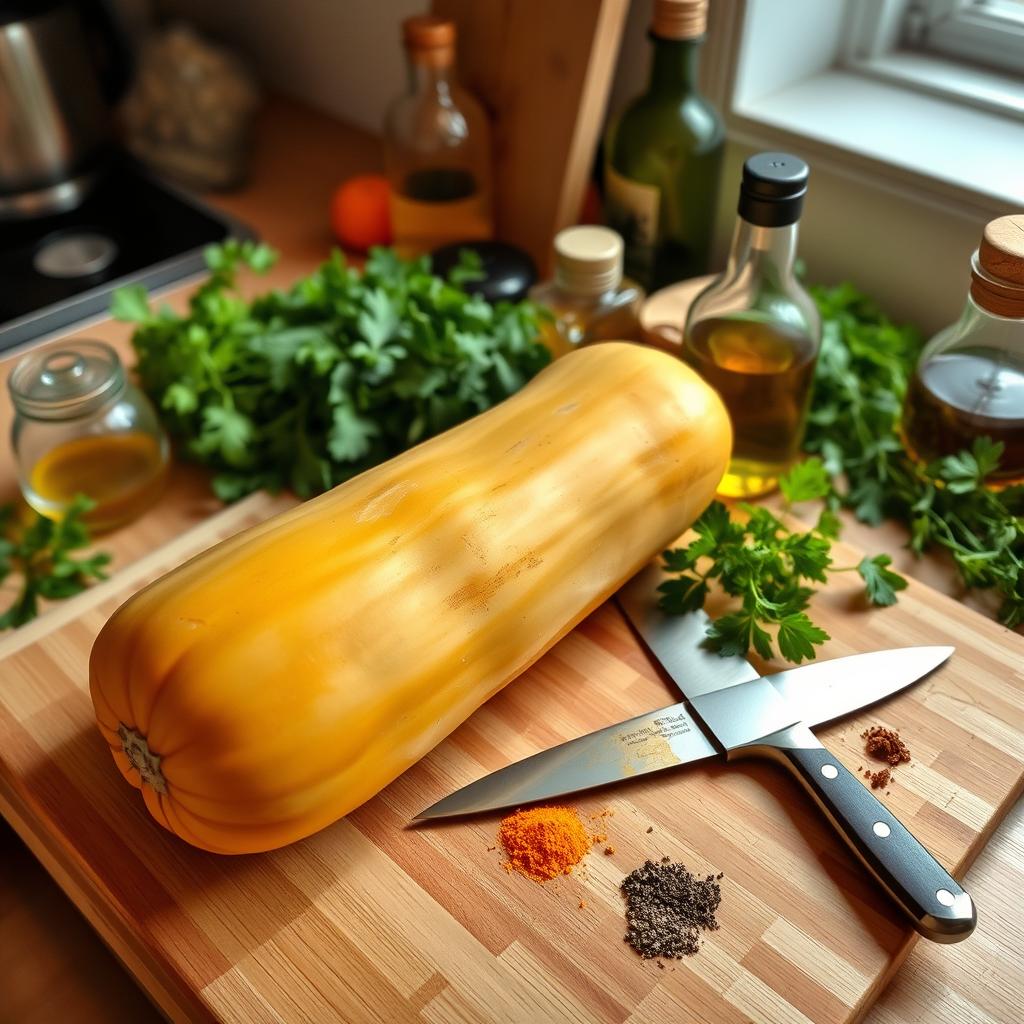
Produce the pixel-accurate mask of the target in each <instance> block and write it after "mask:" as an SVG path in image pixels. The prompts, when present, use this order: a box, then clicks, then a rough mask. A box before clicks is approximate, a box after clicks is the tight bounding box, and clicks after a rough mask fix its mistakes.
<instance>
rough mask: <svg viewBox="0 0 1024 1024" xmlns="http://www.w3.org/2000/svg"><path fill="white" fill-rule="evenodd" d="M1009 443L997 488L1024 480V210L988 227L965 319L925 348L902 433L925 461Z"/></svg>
mask: <svg viewBox="0 0 1024 1024" xmlns="http://www.w3.org/2000/svg"><path fill="white" fill-rule="evenodd" d="M977 437H988V438H990V439H991V440H993V441H998V442H1001V443H1002V444H1003V446H1004V448H1003V455H1002V459H1001V460H1000V466H999V469H998V470H997V471H996V472H995V473H994V474H993V475H992V477H990V478H989V482H990V483H992V484H994V485H995V486H1004V487H1005V486H1007V485H1008V484H1013V483H1021V482H1024V214H1015V215H1011V216H1007V217H999V218H997V219H996V220H994V221H992V222H990V223H989V224H988V226H987V227H986V228H985V232H984V234H983V236H982V240H981V245H980V246H979V248H978V251H977V252H976V253H975V254H974V256H973V258H972V261H971V288H970V292H969V293H968V295H967V302H966V305H965V306H964V311H963V313H962V314H961V316H960V319H959V320H957V322H956V323H954V324H951V325H950V326H949V327H946V328H945V329H944V330H941V331H940V332H939V333H938V334H937V335H935V337H934V338H932V340H931V341H930V342H929V343H928V344H927V345H926V346H925V348H924V351H923V352H922V353H921V358H920V359H919V361H918V365H917V369H916V370H915V373H914V376H913V378H912V379H911V381H910V386H909V388H908V389H907V398H906V402H905V404H904V408H903V439H904V442H905V444H906V447H907V450H908V451H909V452H910V454H911V456H912V457H914V458H916V459H917V460H918V461H920V462H922V463H927V462H930V461H931V460H933V459H936V458H939V457H940V456H943V455H952V454H954V453H955V452H958V451H960V450H961V449H963V448H970V446H971V444H972V443H973V442H974V440H975V438H977Z"/></svg>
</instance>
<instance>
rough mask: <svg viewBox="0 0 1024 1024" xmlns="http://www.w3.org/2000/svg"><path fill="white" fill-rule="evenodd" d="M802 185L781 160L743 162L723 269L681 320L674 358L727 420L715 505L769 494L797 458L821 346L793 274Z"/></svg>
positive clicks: (791, 160)
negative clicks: (708, 389) (728, 454)
mask: <svg viewBox="0 0 1024 1024" xmlns="http://www.w3.org/2000/svg"><path fill="white" fill-rule="evenodd" d="M807 178H808V167H807V164H805V163H804V161H803V160H801V159H800V158H799V157H795V156H791V155H790V154H788V153H758V154H757V155H756V156H752V157H750V159H748V160H747V162H746V163H745V164H744V165H743V183H742V184H741V186H740V201H739V211H738V212H739V219H738V221H737V224H736V232H735V234H734V236H733V241H732V249H731V251H730V253H729V260H728V262H727V264H726V268H725V270H724V272H723V273H722V274H720V275H719V276H718V277H717V278H715V280H714V281H712V282H711V284H710V285H708V287H707V288H705V289H704V291H702V292H701V293H700V294H699V295H698V296H697V298H696V299H694V301H693V304H692V305H691V306H690V311H689V315H688V316H687V319H686V328H685V336H684V341H683V357H684V358H685V359H686V361H687V362H688V363H690V364H691V365H692V366H693V367H694V369H696V370H697V371H698V372H699V373H700V374H701V376H703V377H704V379H705V380H707V381H708V383H709V384H711V385H712V386H713V387H714V388H715V389H716V390H717V391H718V393H719V394H720V395H721V396H722V399H723V401H724V402H725V404H726V407H727V408H728V410H729V415H730V417H731V419H732V425H733V452H732V459H731V461H730V463H729V468H728V470H727V472H726V475H725V476H724V477H723V479H722V482H721V484H720V485H719V493H720V494H722V495H723V496H725V497H744V498H749V497H754V496H756V495H759V494H767V493H768V492H769V491H772V490H774V489H775V487H776V486H777V485H778V480H779V477H780V476H782V475H783V474H784V473H785V472H786V470H787V469H788V468H789V467H790V466H791V465H792V464H793V462H794V461H795V460H796V458H797V456H798V455H799V452H800V443H801V441H802V440H803V433H804V426H805V424H806V419H807V405H808V400H809V398H810V391H811V377H812V375H813V373H814V363H815V360H816V359H817V356H818V349H819V346H820V344H821V322H820V320H819V317H818V311H817V308H816V307H815V305H814V301H813V300H812V299H811V297H810V295H808V293H807V292H806V291H805V290H804V288H803V287H802V286H801V284H800V282H799V281H798V280H797V279H796V276H795V274H794V272H793V263H794V260H795V258H796V242H797V222H798V220H799V218H800V211H801V208H802V207H803V201H804V195H805V194H806V192H807Z"/></svg>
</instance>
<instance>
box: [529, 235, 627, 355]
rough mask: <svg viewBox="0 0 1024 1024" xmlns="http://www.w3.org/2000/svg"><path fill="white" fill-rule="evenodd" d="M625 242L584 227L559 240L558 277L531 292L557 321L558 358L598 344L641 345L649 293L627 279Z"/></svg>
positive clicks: (548, 334)
mask: <svg viewBox="0 0 1024 1024" xmlns="http://www.w3.org/2000/svg"><path fill="white" fill-rule="evenodd" d="M622 249H623V246H622V238H621V236H619V235H618V234H616V232H614V231H612V230H611V228H604V227H598V226H596V225H580V226H577V227H571V228H565V229H564V230H563V231H559V233H558V234H557V235H555V277H554V280H553V281H548V282H545V283H544V284H540V285H537V286H536V287H535V288H534V289H533V290H532V291H531V292H530V298H531V299H533V301H534V302H538V303H540V304H541V305H544V306H547V307H548V308H549V309H550V310H551V312H552V314H553V317H554V320H553V322H552V323H551V324H550V325H549V326H548V328H547V329H546V330H545V341H546V342H547V344H548V345H549V347H550V348H551V349H552V351H553V352H554V354H555V356H560V355H564V354H565V353H566V352H569V351H571V350H572V349H574V348H578V347H579V346H580V345H586V344H588V343H590V342H594V341H639V340H641V337H642V331H641V328H640V306H641V305H642V303H643V301H644V298H645V294H644V290H643V289H642V288H641V287H640V286H639V285H638V284H636V283H635V282H634V281H630V280H629V279H628V278H624V277H623V276H622Z"/></svg>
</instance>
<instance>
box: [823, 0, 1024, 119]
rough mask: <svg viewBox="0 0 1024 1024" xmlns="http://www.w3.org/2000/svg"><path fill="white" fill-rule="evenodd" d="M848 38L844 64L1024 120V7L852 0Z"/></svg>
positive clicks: (975, 1)
mask: <svg viewBox="0 0 1024 1024" xmlns="http://www.w3.org/2000/svg"><path fill="white" fill-rule="evenodd" d="M1014 7H1016V8H1018V9H1019V12H1020V17H1019V18H1018V17H1013V18H1010V17H1008V16H1007V15H1006V14H1005V13H1003V14H1000V13H999V11H1000V9H1001V8H1002V9H1003V10H1004V11H1005V10H1011V11H1013V13H1014V14H1016V11H1015V10H1014ZM845 36H846V38H845V40H844V43H843V49H842V61H843V63H844V65H845V66H846V67H849V68H852V69H854V70H856V71H859V72H861V73H863V74H866V75H869V76H872V77H875V78H878V79H881V80H885V81H889V82H893V83H896V84H902V85H905V86H908V87H911V88H917V89H920V90H922V91H924V92H927V93H931V94H933V95H936V96H943V97H947V98H949V99H954V100H957V101H959V102H962V103H968V104H970V105H972V106H975V107H977V108H979V109H981V110H991V111H993V112H994V113H1001V114H1005V115H1006V116H1008V117H1013V118H1016V119H1018V120H1022V121H1024V4H1019V5H1013V7H1011V6H1010V5H1009V4H1007V3H1006V2H1005V0H848V12H847V23H846V34H845Z"/></svg>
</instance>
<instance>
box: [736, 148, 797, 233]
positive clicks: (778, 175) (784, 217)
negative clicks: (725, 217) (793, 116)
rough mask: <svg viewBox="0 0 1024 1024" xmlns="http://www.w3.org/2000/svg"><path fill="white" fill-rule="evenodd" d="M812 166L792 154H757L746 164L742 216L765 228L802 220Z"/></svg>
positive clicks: (741, 202) (741, 196) (740, 208)
mask: <svg viewBox="0 0 1024 1024" xmlns="http://www.w3.org/2000/svg"><path fill="white" fill-rule="evenodd" d="M810 173H811V172H810V168H809V167H808V166H807V164H806V163H804V161H803V160H801V159H800V157H798V156H793V154H792V153H755V154H754V155H753V156H752V157H748V159H747V160H746V162H745V163H744V164H743V181H742V183H741V184H740V202H739V207H738V212H739V215H740V216H741V217H742V218H743V219H744V220H745V221H747V222H748V223H750V224H756V225H757V226H758V227H762V228H781V227H785V225H787V224H795V223H796V222H797V221H798V220H799V219H800V212H801V210H802V209H803V206H804V196H805V195H807V179H808V177H809V176H810Z"/></svg>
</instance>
